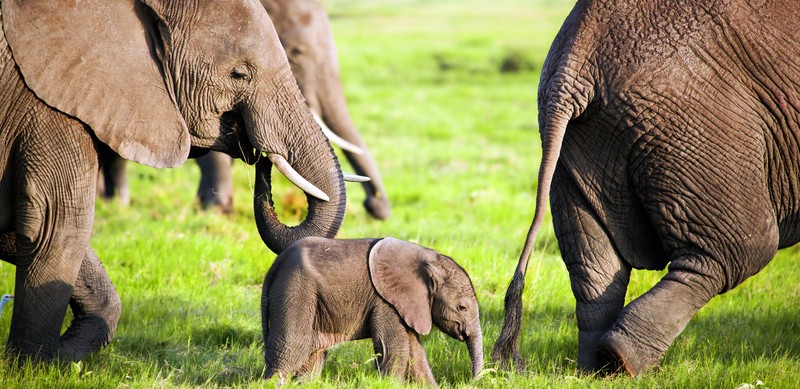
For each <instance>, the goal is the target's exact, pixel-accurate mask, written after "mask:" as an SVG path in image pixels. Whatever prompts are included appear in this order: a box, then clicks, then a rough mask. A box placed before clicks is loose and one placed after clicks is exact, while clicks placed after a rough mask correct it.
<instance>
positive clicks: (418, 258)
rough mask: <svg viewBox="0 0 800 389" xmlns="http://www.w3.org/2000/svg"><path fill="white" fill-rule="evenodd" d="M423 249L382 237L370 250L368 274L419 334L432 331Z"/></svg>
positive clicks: (376, 286) (388, 300)
mask: <svg viewBox="0 0 800 389" xmlns="http://www.w3.org/2000/svg"><path fill="white" fill-rule="evenodd" d="M425 250H426V249H424V248H422V247H420V246H418V245H415V244H413V243H409V242H405V241H402V240H398V239H394V238H383V239H381V240H380V241H378V243H375V245H374V246H372V249H371V250H370V251H369V276H370V279H371V280H372V285H374V286H375V290H376V291H377V292H378V294H379V295H380V296H381V297H382V298H383V299H384V300H386V301H387V302H388V303H389V304H391V305H392V306H394V308H395V310H397V313H399V314H400V316H401V317H402V318H403V321H405V323H406V325H408V326H409V327H411V328H412V329H414V331H416V332H417V333H418V334H421V335H427V334H428V333H429V332H430V331H431V298H430V282H429V277H428V271H427V269H426V266H425V261H424V253H425Z"/></svg>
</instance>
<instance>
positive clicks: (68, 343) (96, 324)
mask: <svg viewBox="0 0 800 389" xmlns="http://www.w3.org/2000/svg"><path fill="white" fill-rule="evenodd" d="M69 306H70V308H71V309H72V316H73V319H72V323H70V326H69V328H68V329H67V331H66V332H64V334H63V335H61V337H60V339H59V342H58V355H59V358H60V359H62V360H72V361H77V360H80V359H82V358H83V357H85V356H86V355H87V354H89V353H92V352H95V351H97V350H100V349H101V348H103V347H104V346H106V345H107V344H108V343H110V342H111V339H112V338H113V337H114V332H115V331H116V329H117V323H118V322H119V318H120V315H121V314H122V302H121V301H120V298H119V294H118V293H117V290H116V288H114V285H113V284H112V283H111V280H110V279H109V278H108V274H107V273H106V271H105V269H103V266H102V264H100V260H99V259H98V258H97V256H96V255H95V254H94V252H93V251H92V250H89V251H88V252H87V255H86V257H85V258H84V261H83V263H82V264H81V270H80V272H79V273H78V280H77V281H76V283H75V288H74V289H73V293H72V296H71V297H70V300H69Z"/></svg>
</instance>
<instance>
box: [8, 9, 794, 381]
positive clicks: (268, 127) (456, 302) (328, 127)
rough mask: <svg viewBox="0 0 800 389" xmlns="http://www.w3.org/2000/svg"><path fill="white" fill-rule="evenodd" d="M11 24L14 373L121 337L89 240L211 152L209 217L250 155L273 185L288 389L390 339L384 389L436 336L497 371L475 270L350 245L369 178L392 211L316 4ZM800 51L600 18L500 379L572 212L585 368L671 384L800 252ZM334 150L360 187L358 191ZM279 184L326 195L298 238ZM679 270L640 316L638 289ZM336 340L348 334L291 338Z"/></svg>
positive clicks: (35, 16)
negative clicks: (349, 347) (542, 267)
mask: <svg viewBox="0 0 800 389" xmlns="http://www.w3.org/2000/svg"><path fill="white" fill-rule="evenodd" d="M0 7H2V8H1V11H0V18H2V31H3V34H2V39H0V54H1V55H0V57H2V58H0V88H2V92H3V93H2V94H0V118H1V119H2V121H0V123H2V124H0V172H2V175H0V259H3V260H4V261H7V262H9V263H12V264H14V265H15V266H16V277H15V293H14V295H15V300H14V305H13V316H12V320H11V328H10V331H9V336H8V342H7V347H6V353H7V354H8V355H9V356H12V357H13V358H19V359H18V360H20V361H24V360H27V359H33V360H45V361H46V360H51V359H54V358H59V359H67V360H79V359H81V358H83V357H85V356H86V355H87V354H89V353H91V352H94V351H96V350H98V349H100V348H102V347H103V346H104V345H106V344H108V343H109V342H110V341H111V340H112V338H113V336H114V332H115V329H116V326H117V323H118V321H119V317H120V313H121V304H120V299H119V296H118V294H117V292H116V290H115V289H114V286H113V285H112V283H111V280H110V279H109V277H108V274H107V273H106V272H105V270H104V269H103V266H102V264H101V262H100V259H99V258H98V257H97V256H96V255H95V253H94V251H93V250H92V248H91V246H90V243H89V238H90V233H91V230H92V225H93V219H94V202H95V197H96V194H100V195H103V196H119V197H121V198H122V199H123V201H124V200H125V199H126V197H127V184H126V179H125V167H124V166H125V165H124V164H125V160H131V161H135V162H137V163H140V164H144V165H148V166H152V167H158V168H161V167H175V166H178V165H181V164H182V163H184V162H185V161H186V160H187V159H188V158H197V161H198V164H199V165H200V167H201V172H202V180H201V183H200V189H199V190H198V197H199V199H200V200H201V202H203V203H204V204H207V205H217V206H219V207H220V208H222V209H223V211H224V210H227V209H230V206H231V201H232V196H231V190H232V183H231V179H230V169H231V163H232V161H233V160H235V159H239V160H241V161H242V162H244V163H246V164H249V165H255V171H256V175H255V187H254V192H255V193H254V216H255V221H256V225H257V228H258V232H259V234H260V236H261V238H262V240H263V241H264V242H265V244H266V245H267V246H268V247H269V248H270V249H271V250H272V251H274V252H276V253H279V254H280V255H279V256H278V259H276V261H275V264H274V265H273V268H272V269H270V272H269V274H268V275H267V278H266V280H265V283H264V292H263V296H262V316H263V318H262V320H263V324H264V335H265V344H266V348H265V357H266V358H265V360H266V363H267V372H268V374H271V373H277V372H280V373H283V372H286V371H289V370H290V371H289V373H297V374H302V373H313V372H318V371H319V369H320V368H321V365H322V361H323V360H324V349H325V348H327V347H330V346H332V345H333V344H335V343H338V342H341V341H345V340H349V339H361V338H372V339H373V343H374V344H375V348H376V352H380V353H381V354H382V355H383V358H382V359H381V361H380V362H379V366H378V367H379V370H380V371H381V372H385V373H387V374H388V373H391V374H394V375H397V376H399V377H404V378H409V379H414V380H416V381H419V382H423V383H428V384H431V385H435V380H433V378H432V375H431V374H430V367H429V366H427V359H426V358H425V352H424V350H422V348H421V345H420V344H419V338H418V337H419V334H424V333H426V332H427V331H429V330H430V327H431V324H432V323H433V324H435V325H436V326H438V327H439V328H440V329H442V330H443V331H444V332H446V333H447V334H449V335H451V336H453V337H455V338H457V339H460V340H463V341H466V342H467V343H468V347H469V349H470V355H471V356H472V357H473V373H474V374H477V372H478V371H480V368H481V364H482V344H481V341H482V336H481V332H480V322H479V320H478V314H477V310H478V306H477V305H478V304H477V300H476V299H475V292H474V289H473V288H472V284H471V282H470V281H469V277H468V276H467V275H466V272H464V270H463V269H461V268H460V267H459V266H458V265H456V264H455V262H453V261H452V259H450V258H448V257H446V256H444V255H442V254H440V253H437V252H435V251H433V250H430V249H426V248H423V247H420V246H416V245H413V244H411V243H407V242H402V241H399V240H396V239H391V238H384V239H374V240H373V239H361V240H353V241H341V240H334V239H333V238H334V237H335V235H336V234H337V232H338V230H339V228H340V226H341V224H342V221H343V218H344V212H345V204H346V194H345V188H344V181H345V180H357V181H361V182H362V185H363V189H364V190H365V192H366V194H367V197H366V200H365V204H364V205H365V207H366V209H367V211H368V212H369V213H370V214H371V215H372V216H374V217H376V218H378V219H385V218H387V217H389V215H390V212H391V209H390V205H389V201H388V196H387V193H386V190H385V188H384V186H383V183H382V180H381V177H380V174H379V172H378V168H377V165H376V163H375V161H374V159H373V157H372V156H371V154H370V152H369V149H368V148H367V146H366V144H365V143H364V141H363V140H362V139H361V137H360V135H359V134H358V132H357V130H356V129H355V126H354V124H353V123H352V121H351V119H350V117H349V115H348V112H347V107H346V103H345V100H344V97H343V96H344V95H343V93H342V89H341V85H340V83H339V75H338V69H337V62H336V53H335V48H334V44H333V39H332V34H331V31H330V26H329V22H328V19H327V16H326V15H325V11H324V9H323V7H322V6H321V4H319V3H318V2H316V0H262V1H261V3H259V2H257V1H255V0H230V1H225V2H206V1H193V0H189V1H176V0H104V1H100V0H84V1H55V0H40V1H25V0H4V1H3V2H2V4H0ZM798 50H800V8H798V7H796V4H794V2H793V1H790V0H761V1H757V2H752V1H744V0H719V1H714V2H703V1H693V0H687V1H681V2H680V5H677V4H674V3H672V2H660V1H655V0H644V1H634V0H623V1H615V2H605V1H591V0H578V1H577V3H576V4H575V6H574V8H573V10H572V11H571V13H570V14H569V16H568V17H567V19H566V20H565V22H564V24H563V26H562V28H561V30H560V31H559V33H558V35H557V36H556V37H555V40H554V42H553V43H552V45H551V48H550V51H549V53H548V55H547V59H546V61H545V63H544V65H543V68H542V75H541V80H540V84H539V94H538V112H539V128H540V133H541V140H542V150H543V153H542V154H543V155H542V163H541V167H540V170H539V176H538V178H539V180H538V187H537V193H536V206H535V210H534V217H533V222H532V224H531V226H530V230H529V233H528V236H527V240H526V242H525V244H524V247H523V250H522V254H521V255H520V258H519V263H518V265H517V268H516V270H515V272H514V275H513V278H512V280H511V284H510V285H509V288H508V291H507V294H506V297H505V322H504V326H503V330H502V332H501V334H500V336H499V339H498V340H497V342H496V344H495V346H494V351H493V354H492V356H493V359H494V360H495V361H497V362H500V363H501V364H503V365H508V364H516V365H518V366H521V364H522V359H521V356H520V354H519V337H520V334H521V329H522V323H521V318H522V301H521V300H522V290H523V287H524V282H525V273H526V270H527V267H528V259H529V257H530V255H531V252H532V250H533V246H534V239H535V237H536V234H537V233H538V231H539V230H540V227H541V225H542V224H543V220H544V214H545V212H546V208H547V205H548V203H549V204H550V207H551V212H552V215H553V225H554V228H555V233H556V237H557V238H558V244H559V249H560V252H561V255H562V257H563V261H564V263H565V265H566V268H567V271H568V273H569V277H570V282H571V287H572V292H573V294H574V297H575V300H576V308H575V314H576V319H577V324H578V350H577V363H578V368H579V369H580V370H581V371H582V372H586V373H592V372H602V373H614V372H627V373H628V374H630V375H638V374H642V373H645V372H647V371H649V370H651V369H653V368H655V367H657V366H658V365H659V364H660V362H661V360H662V358H663V356H664V354H665V353H666V351H667V349H668V348H669V346H670V345H671V344H672V342H673V341H674V340H675V338H676V337H677V336H678V335H679V334H680V333H681V332H682V331H683V329H684V328H685V326H686V325H687V324H688V323H689V321H690V320H691V318H692V317H693V316H694V314H695V313H696V312H697V311H698V310H699V309H700V308H702V307H703V306H704V305H705V304H706V303H707V302H708V301H709V300H711V299H712V298H713V297H714V296H716V295H718V294H721V293H725V292H726V291H728V290H731V289H732V288H734V287H736V286H737V285H739V284H741V283H742V282H743V281H744V280H746V279H747V278H748V277H750V276H752V275H754V274H756V273H757V272H759V271H760V270H761V269H762V268H763V267H764V266H766V265H767V263H768V262H769V261H770V260H771V259H772V257H773V256H774V255H775V253H776V251H777V250H778V249H780V248H784V247H788V246H791V245H794V244H795V243H797V242H798V241H800V59H798V57H797V55H796V53H797V52H798ZM329 141H330V142H333V143H336V144H339V145H340V146H341V147H342V148H343V150H344V154H345V156H346V157H347V159H348V161H349V162H350V165H351V166H352V167H353V169H355V172H356V173H357V174H358V175H359V176H353V175H349V174H345V173H342V169H341V167H340V165H339V162H338V160H337V158H336V155H335V153H334V151H333V149H332V148H331V146H330V143H329ZM273 165H274V166H275V167H276V169H277V170H278V171H279V172H281V174H283V175H285V176H286V177H287V178H288V179H289V180H290V181H291V182H292V183H293V184H295V185H297V186H298V187H299V188H301V189H302V190H303V191H304V192H305V193H306V196H307V198H308V214H307V217H306V218H305V220H303V221H302V222H301V224H300V225H298V226H294V227H290V226H287V225H285V224H283V223H282V222H281V221H280V220H279V219H278V217H277V215H276V213H275V210H274V205H273V201H272V193H271V171H272V167H273ZM98 172H102V174H101V175H100V177H102V178H98ZM363 176H365V177H366V178H368V179H369V181H365V180H366V178H365V177H363ZM548 200H549V201H548ZM451 262H452V263H451ZM341 266H345V267H346V270H345V271H344V273H341V269H339V267H341ZM665 268H667V269H668V270H667V272H666V274H665V275H664V276H663V277H662V278H661V280H660V281H659V282H658V283H657V284H656V285H655V286H653V287H652V288H651V289H650V290H648V291H647V292H646V293H644V294H643V295H641V296H639V297H638V298H636V299H635V300H633V301H632V302H630V303H628V304H627V305H626V304H625V296H626V292H627V287H628V282H629V280H630V275H631V272H632V270H633V269H650V270H660V269H665ZM354 269H360V270H358V271H360V272H362V273H363V274H362V276H360V277H350V273H351V272H352V271H354ZM319 270H324V272H322V271H319ZM320 273H327V274H325V276H329V277H333V276H334V275H335V274H339V273H341V274H346V275H344V276H342V277H343V280H350V283H349V284H348V285H347V288H350V289H348V290H350V291H349V292H346V293H345V292H344V289H342V288H333V289H332V290H324V289H319V290H316V291H315V292H314V293H310V294H309V293H308V292H310V290H309V288H306V287H304V286H305V285H311V284H314V285H320V283H314V282H312V281H313V277H317V276H319V274H320ZM412 276H413V277H412ZM415 277H416V278H415ZM351 279H352V280H351ZM345 283H347V281H345ZM448 290H452V291H448ZM337 293H339V296H340V297H338V298H337V297H335V296H337ZM342 293H344V294H342ZM290 294H291V295H292V297H291V298H288V297H287V296H289V295H290ZM445 295H446V296H447V297H441V296H445ZM354 296H358V298H357V299H356V300H357V301H358V303H352V304H350V303H349V302H348V301H350V300H348V298H349V299H351V300H352V299H354ZM325 299H328V300H325ZM289 300H291V301H292V302H296V301H304V302H305V303H304V304H305V305H304V306H303V307H299V308H298V307H287V306H286V305H285V304H286V301H289ZM323 300H324V301H323ZM67 307H70V309H71V310H72V314H73V320H72V322H71V323H70V326H69V328H68V329H67V330H66V332H64V333H63V334H61V332H60V330H61V326H62V323H63V322H64V319H65V315H66V310H67ZM331 307H342V308H341V309H340V310H336V312H333V311H331V310H330V309H329V308H331ZM345 307H348V308H345ZM348 309H349V310H351V311H352V312H351V313H348V312H349V311H348ZM309 310H311V311H313V312H316V314H314V313H313V312H312V313H310V314H309V315H307V316H305V317H301V315H300V314H286V312H288V311H300V312H306V311H309ZM314 310H316V311H314ZM458 315H460V316H459V317H460V318H461V319H454V317H456V316H458ZM309 320H310V321H309ZM312 322H313V323H314V325H315V327H314V328H316V329H319V328H320V327H319V326H318V325H321V326H323V327H325V325H327V326H328V327H329V328H328V327H325V328H328V329H329V330H330V331H333V332H331V333H330V334H334V333H335V334H339V336H338V337H337V336H333V335H330V334H328V335H326V334H322V335H320V337H319V338H318V339H322V340H321V341H320V342H319V343H314V344H311V343H303V342H305V341H304V340H298V339H305V338H308V337H302V336H301V337H297V336H291V335H290V333H291V332H292V330H293V329H298V328H301V327H300V326H301V325H306V324H309V323H312ZM319 323H322V324H319ZM337 323H340V324H342V325H343V326H344V327H342V329H341V331H338V330H337V331H338V332H336V331H334V329H335V328H339V327H336V326H337V325H339V324H337ZM309 325H310V324H309ZM334 327H335V328H334ZM345 334H346V336H345ZM398 334H399V335H401V336H399V335H398ZM309 339H310V338H309ZM287 342H289V343H287ZM291 342H299V343H297V344H295V343H291ZM309 342H310V341H309ZM287 344H288V345H289V346H291V347H290V348H291V349H292V350H295V351H299V350H305V351H304V352H306V354H305V356H295V357H293V358H294V359H293V360H294V361H295V362H291V363H293V364H294V365H293V366H295V365H296V366H295V367H296V369H295V368H291V369H290V368H288V367H287V366H288V365H287V364H290V363H289V362H286V361H288V360H289V359H291V358H289V357H287V356H286V355H288V354H287V352H285V350H283V351H281V350H279V349H278V348H280V347H285V346H286V345H287ZM282 345H283V346H282ZM398 350H404V351H398ZM298 355H299V354H298ZM392 356H397V358H395V357H392ZM283 357H286V358H289V359H286V358H284V359H282V358H283ZM423 362H424V363H423ZM298 363H299V364H298ZM398 364H399V365H402V366H406V365H407V367H402V368H397V366H398ZM281 366H283V367H281ZM284 368H285V369H284Z"/></svg>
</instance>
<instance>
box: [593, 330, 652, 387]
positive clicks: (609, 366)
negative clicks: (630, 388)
mask: <svg viewBox="0 0 800 389" xmlns="http://www.w3.org/2000/svg"><path fill="white" fill-rule="evenodd" d="M597 354H598V358H599V360H600V363H601V364H603V365H604V367H603V368H602V371H603V372H606V373H610V374H616V373H621V372H622V371H625V372H627V373H628V374H629V375H630V376H631V377H635V376H637V375H640V374H643V373H646V372H648V371H650V370H655V369H658V366H659V364H660V363H661V359H662V358H663V356H664V353H663V352H661V351H659V350H657V349H654V348H652V347H649V346H647V345H644V344H641V343H638V344H637V342H634V341H633V340H632V339H630V338H629V337H628V336H626V335H625V334H623V333H621V332H620V331H619V330H611V331H609V332H607V333H606V334H605V335H603V337H602V338H601V339H600V345H599V347H598V350H597Z"/></svg>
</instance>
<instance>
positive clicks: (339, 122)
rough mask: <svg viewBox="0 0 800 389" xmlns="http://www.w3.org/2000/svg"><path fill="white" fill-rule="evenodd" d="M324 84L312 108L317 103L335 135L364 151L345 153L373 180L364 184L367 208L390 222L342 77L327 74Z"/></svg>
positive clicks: (378, 177)
mask: <svg viewBox="0 0 800 389" xmlns="http://www.w3.org/2000/svg"><path fill="white" fill-rule="evenodd" d="M321 84H322V87H321V88H319V90H318V93H317V95H316V101H314V102H313V103H312V105H315V104H314V103H316V104H318V105H319V107H318V108H317V109H318V110H319V113H320V115H321V116H322V120H323V122H324V123H325V124H326V125H327V126H328V127H329V128H330V129H331V131H332V132H333V133H335V134H336V135H338V136H339V137H341V138H343V139H344V140H345V141H347V142H349V143H352V144H353V145H355V146H358V147H359V148H360V149H361V151H362V152H361V153H354V152H352V151H348V150H344V155H345V157H347V160H348V161H349V162H350V165H351V166H352V167H353V170H355V173H356V174H359V175H362V176H367V177H369V178H370V179H371V180H370V181H369V182H364V183H362V184H361V185H362V186H363V187H364V192H366V199H365V200H364V207H365V208H366V209H367V211H368V212H369V213H370V215H372V216H373V217H375V218H377V219H381V220H384V219H387V218H388V217H389V215H390V214H391V211H392V209H391V206H390V205H389V198H388V197H387V195H386V189H385V188H384V186H383V181H382V180H381V175H380V172H379V171H378V165H377V164H376V163H375V159H374V158H373V157H372V155H371V154H370V151H369V149H368V148H367V145H366V143H365V142H364V140H363V139H361V135H360V134H359V133H358V130H357V129H356V126H355V125H354V124H353V121H352V119H351V118H350V114H349V113H348V110H347V103H346V101H345V98H344V91H342V87H341V85H340V84H339V77H338V74H334V75H331V74H326V75H325V76H324V80H323V81H322V82H321Z"/></svg>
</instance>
